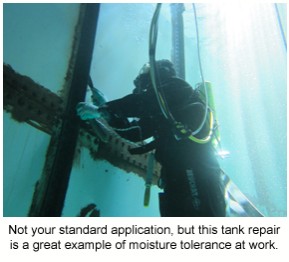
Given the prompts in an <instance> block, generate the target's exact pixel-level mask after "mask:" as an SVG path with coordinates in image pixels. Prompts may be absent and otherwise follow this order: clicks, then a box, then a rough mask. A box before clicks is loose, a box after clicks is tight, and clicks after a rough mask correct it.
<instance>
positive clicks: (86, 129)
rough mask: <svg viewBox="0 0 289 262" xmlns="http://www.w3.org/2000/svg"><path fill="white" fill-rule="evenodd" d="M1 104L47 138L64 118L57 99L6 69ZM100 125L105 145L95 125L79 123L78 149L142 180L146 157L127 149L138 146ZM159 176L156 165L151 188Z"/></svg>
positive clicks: (11, 70) (57, 97)
mask: <svg viewBox="0 0 289 262" xmlns="http://www.w3.org/2000/svg"><path fill="white" fill-rule="evenodd" d="M3 104H4V110H6V111H7V112H9V113H11V117H12V118H13V119H14V120H16V121H18V122H26V123H28V124H30V125H32V126H34V127H35V128H38V129H39V130H41V131H44V132H46V133H48V134H51V133H52V130H53V128H55V126H56V124H57V121H58V120H59V119H61V118H63V117H65V116H64V114H63V104H64V103H63V100H62V99H61V97H59V96H58V95H56V94H55V93H53V92H51V91H50V90H49V89H47V88H45V87H43V86H41V85H39V84H37V83H36V82H34V81H33V80H32V79H31V78H29V77H27V76H22V75H20V74H18V73H16V72H15V71H14V70H13V69H12V68H11V67H10V66H8V65H4V67H3ZM101 123H102V126H101V128H102V131H104V132H105V133H106V135H107V137H108V141H107V142H103V141H102V139H101V138H100V137H99V136H98V135H97V134H98V132H96V131H97V130H96V129H97V126H98V125H97V124H96V125H94V127H92V126H91V125H90V124H89V123H83V126H82V128H81V130H80V133H79V145H80V146H83V147H86V148H88V149H89V150H90V153H91V156H92V157H93V158H94V159H95V160H96V159H105V160H107V161H108V162H110V163H111V164H112V165H114V166H116V167H118V168H120V169H122V170H124V171H126V172H134V173H136V174H138V175H139V176H140V177H143V178H144V179H145V176H146V169H147V154H142V155H131V154H130V153H129V152H128V149H129V148H134V147H137V146H139V145H138V144H136V143H132V142H130V141H127V140H125V139H123V138H122V137H120V136H119V135H118V134H117V133H116V132H115V131H114V130H113V129H112V128H110V126H109V125H108V124H107V123H106V122H105V121H103V120H102V121H101ZM159 176H160V165H159V164H158V163H156V164H155V167H154V176H153V184H156V183H157V181H158V178H159Z"/></svg>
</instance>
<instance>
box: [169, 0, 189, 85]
mask: <svg viewBox="0 0 289 262" xmlns="http://www.w3.org/2000/svg"><path fill="white" fill-rule="evenodd" d="M184 10H185V8H184V4H171V14H172V41H173V49H172V62H173V63H174V65H175V68H176V71H177V76H178V77H180V78H182V79H185V78H186V73H185V44H184V22H183V12H184Z"/></svg>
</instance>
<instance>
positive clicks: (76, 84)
mask: <svg viewBox="0 0 289 262" xmlns="http://www.w3.org/2000/svg"><path fill="white" fill-rule="evenodd" d="M99 7H100V4H82V5H81V8H80V18H79V23H78V26H79V28H78V31H77V30H76V31H77V32H76V35H75V39H74V41H75V43H74V48H73V50H72V52H73V54H72V57H71V61H70V71H69V73H68V76H67V77H68V78H69V81H68V83H67V84H68V85H67V90H66V91H67V92H66V97H65V98H64V100H65V109H64V115H63V119H60V120H59V124H58V128H57V130H56V131H55V132H54V133H53V134H52V137H51V141H50V145H49V148H48V152H47V155H46V163H45V165H44V169H43V172H42V176H41V178H40V180H39V181H38V182H37V184H36V189H35V192H34V196H33V200H32V204H31V207H30V211H29V216H41V217H58V216H61V213H62V209H63V206H64V201H65V196H66V191H67V188H68V184H69V178H70V172H71V168H72V163H73V157H74V152H75V146H76V142H77V138H78V131H79V125H80V120H79V119H78V117H77V116H76V113H75V108H76V105H77V103H78V102H80V101H84V99H85V93H86V88H87V83H88V78H89V71H90V64H91V58H92V53H93V47H94V39H95V33H96V27H97V19H98V14H99ZM69 74H71V75H70V76H69Z"/></svg>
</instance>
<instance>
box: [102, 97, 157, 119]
mask: <svg viewBox="0 0 289 262" xmlns="http://www.w3.org/2000/svg"><path fill="white" fill-rule="evenodd" d="M103 108H105V109H106V110H107V111H108V112H109V113H112V114H116V115H118V116H119V117H139V118H142V117H149V116H152V115H155V114H156V113H159V112H160V110H159V107H158V104H157V101H156V97H155V95H154V94H153V93H151V92H148V93H145V94H130V95H127V96H125V97H123V98H120V99H116V100H113V101H110V102H107V103H105V104H104V105H103Z"/></svg>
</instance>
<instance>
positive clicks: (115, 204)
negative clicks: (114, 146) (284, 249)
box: [3, 3, 287, 217]
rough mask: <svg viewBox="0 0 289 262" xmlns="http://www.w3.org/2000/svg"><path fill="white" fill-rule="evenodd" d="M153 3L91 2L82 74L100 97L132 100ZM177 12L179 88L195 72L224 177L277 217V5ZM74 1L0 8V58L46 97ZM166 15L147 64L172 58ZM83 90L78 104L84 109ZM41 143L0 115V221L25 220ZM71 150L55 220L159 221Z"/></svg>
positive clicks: (280, 28) (69, 34)
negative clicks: (212, 116)
mask: <svg viewBox="0 0 289 262" xmlns="http://www.w3.org/2000/svg"><path fill="white" fill-rule="evenodd" d="M155 6H156V5H155V4H101V6H100V13H99V19H98V25H97V32H96V39H95V47H94V53H93V58H92V64H91V71H90V75H91V78H92V81H93V83H94V85H95V87H96V88H98V89H99V90H100V91H101V92H102V93H104V94H105V96H106V98H107V99H108V100H113V99H116V98H120V97H122V96H124V95H127V94H129V93H131V91H132V89H133V80H134V79H135V77H136V76H137V74H138V72H139V69H140V68H141V67H142V65H143V64H144V63H145V62H147V61H148V60H149V58H148V36H149V27H150V22H151V19H152V16H153V13H154V10H155ZM195 6H196V12H197V20H198V31H199V44H200V46H199V49H198V45H197V35H196V24H195V20H194V13H193V8H192V5H191V4H185V11H184V13H183V17H184V36H185V38H184V39H185V61H184V63H185V71H186V75H185V79H186V80H187V81H188V82H189V83H190V84H191V85H192V86H193V87H194V86H195V85H196V84H197V83H199V82H201V81H202V79H201V73H200V66H199V60H198V52H200V57H201V64H202V71H203V74H204V78H205V80H206V81H210V82H211V83H212V86H213V90H214V98H215V106H216V110H217V117H218V121H219V123H220V133H221V143H222V148H223V149H224V150H226V151H228V152H230V154H229V156H228V157H227V158H224V159H220V164H221V166H222V168H223V169H224V171H225V172H226V174H227V175H228V176H229V177H230V178H231V179H232V181H234V183H235V184H236V185H237V186H238V187H239V189H240V190H241V191H242V192H243V193H244V194H245V195H246V196H247V197H248V199H249V200H250V201H251V202H252V203H253V204H254V205H255V206H256V207H257V208H258V209H259V210H260V211H261V212H262V213H263V214H264V215H265V216H287V162H286V161H287V92H286V91H287V34H286V32H287V27H286V24H287V22H286V20H287V12H286V10H287V6H286V4H272V3H250V4H249V3H238V4H235V3H228V4H224V3H222V4H212V3H207V4H196V5H195ZM79 7H80V5H79V4H4V5H3V59H4V61H3V62H4V63H5V64H9V65H11V66H12V67H13V69H14V70H15V71H17V72H19V73H20V74H22V75H27V76H29V77H31V78H32V79H33V80H34V81H36V82H37V83H39V84H41V85H42V86H44V87H46V88H49V89H50V90H51V91H53V92H54V93H59V92H60V90H61V89H62V87H63V85H64V83H65V75H66V71H67V67H68V64H69V58H70V53H71V48H72V42H73V36H74V28H75V25H76V23H77V19H78V13H79ZM171 38H172V35H171V6H170V4H163V5H162V10H161V13H160V17H159V33H158V42H157V51H156V56H157V57H156V58H157V59H162V58H168V59H170V58H171V54H172V48H173V46H172V40H171ZM90 96H91V94H90V92H89V91H88V92H87V98H86V99H87V101H90V99H91V98H90ZM49 142H50V136H49V135H47V134H45V133H43V132H41V131H39V130H37V129H34V128H33V127H31V126H29V125H27V124H25V123H18V122H16V121H14V120H13V119H12V118H11V115H10V114H9V113H7V112H4V113H3V201H4V202H3V215H4V216H27V214H28V211H29V208H30V205H31V201H32V196H33V193H34V189H35V184H36V182H37V180H38V179H39V177H40V175H41V173H42V169H43V166H44V163H45V157H46V152H47V147H48V144H49ZM144 189H145V181H144V180H143V179H141V178H140V177H139V176H137V175H135V174H133V173H127V172H125V171H122V170H120V169H118V168H116V167H114V166H113V165H111V164H110V163H108V162H107V161H102V160H98V161H95V160H93V159H92V158H91V156H90V154H89V151H88V149H86V148H81V153H80V154H79V155H78V160H77V161H75V163H74V166H73V168H72V172H71V177H70V181H69V187H68V191H67V194H66V200H65V206H64V209H63V213H62V215H63V216H77V215H78V214H79V212H80V210H81V209H82V208H83V207H85V206H87V205H88V204H90V203H95V204H96V205H97V208H98V209H99V210H100V212H101V216H111V217H115V216H124V217H125V216H131V217H133V216H136V217H137V216H147V217H149V216H159V210H158V192H160V190H159V189H158V188H157V187H156V186H154V187H152V193H151V201H150V205H149V207H144V206H143V197H144Z"/></svg>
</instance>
